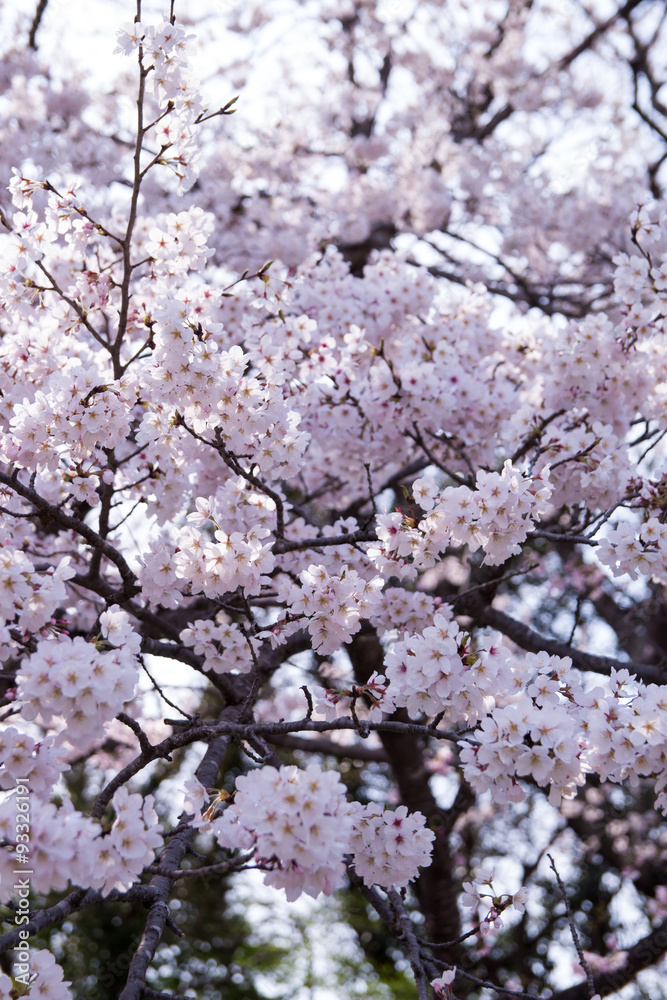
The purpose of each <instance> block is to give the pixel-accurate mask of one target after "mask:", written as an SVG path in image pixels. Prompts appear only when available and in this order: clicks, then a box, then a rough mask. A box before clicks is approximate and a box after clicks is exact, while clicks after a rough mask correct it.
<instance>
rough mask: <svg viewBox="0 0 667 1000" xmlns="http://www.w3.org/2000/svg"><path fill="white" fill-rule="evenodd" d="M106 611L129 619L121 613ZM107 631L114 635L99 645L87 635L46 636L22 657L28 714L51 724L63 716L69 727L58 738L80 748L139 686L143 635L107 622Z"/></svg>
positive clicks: (20, 680) (20, 682) (21, 684)
mask: <svg viewBox="0 0 667 1000" xmlns="http://www.w3.org/2000/svg"><path fill="white" fill-rule="evenodd" d="M104 614H105V615H106V616H109V617H113V618H116V619H117V618H120V617H121V616H122V617H123V618H125V617H126V616H125V612H121V611H118V612H115V613H114V614H113V615H112V613H111V612H105V613H104ZM102 618H104V615H103V616H102ZM105 632H107V633H108V634H109V635H110V639H109V640H98V642H97V643H94V642H86V641H85V639H83V638H82V637H81V636H76V637H75V638H74V639H70V638H69V637H68V636H60V637H59V638H57V639H49V640H43V641H42V642H40V643H39V645H38V647H37V650H36V651H35V652H34V653H32V654H31V655H30V656H29V657H27V658H26V659H24V660H23V661H22V663H21V669H20V670H19V672H18V674H17V677H16V682H17V688H18V691H17V699H18V700H19V701H22V702H23V708H22V710H21V714H22V715H23V717H24V718H25V719H28V720H32V719H36V718H40V719H41V720H42V722H43V723H45V724H46V725H49V724H50V723H51V722H52V720H53V719H54V718H56V717H62V719H64V720H65V723H66V729H64V730H63V731H62V732H61V734H60V736H59V737H58V739H59V740H60V741H62V740H64V739H68V740H70V741H72V742H74V743H75V744H76V745H77V747H78V748H79V750H81V749H83V748H84V747H85V746H88V745H89V744H90V743H92V742H94V741H95V740H96V739H97V738H98V737H99V734H100V730H101V729H102V728H103V727H104V724H105V723H106V722H109V721H110V720H111V719H113V718H114V717H115V716H116V715H117V714H118V712H120V711H121V709H122V707H123V705H124V703H125V702H126V701H129V699H130V698H132V696H133V694H134V690H135V687H136V684H137V679H138V670H139V668H138V661H137V657H136V652H137V650H138V645H137V643H138V642H139V641H140V640H139V636H138V635H137V634H136V633H135V632H134V631H132V629H131V628H130V627H129V626H126V628H125V629H123V627H122V626H119V627H115V626H114V627H110V626H109V625H105V624H104V622H103V623H102V634H103V635H104V633H105ZM111 636H112V637H113V638H111ZM124 637H126V640H127V641H124ZM114 640H117V641H118V644H119V645H118V648H116V649H108V650H107V651H106V652H105V651H104V647H105V646H106V645H108V644H113V645H115V644H116V643H115V641H114Z"/></svg>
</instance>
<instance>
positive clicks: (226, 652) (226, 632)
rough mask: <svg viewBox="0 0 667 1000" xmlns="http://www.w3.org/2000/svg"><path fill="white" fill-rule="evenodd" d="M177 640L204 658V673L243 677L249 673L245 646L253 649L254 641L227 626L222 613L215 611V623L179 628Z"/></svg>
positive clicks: (203, 621) (249, 660) (207, 620)
mask: <svg viewBox="0 0 667 1000" xmlns="http://www.w3.org/2000/svg"><path fill="white" fill-rule="evenodd" d="M180 639H181V642H184V643H185V645H186V646H194V651H195V653H196V654H197V655H198V656H203V657H204V669H205V670H213V671H215V673H216V674H229V673H232V672H234V671H238V673H240V674H247V673H248V672H249V671H250V670H252V665H253V659H252V653H251V651H250V645H249V644H250V643H252V644H253V646H255V645H256V643H255V640H254V639H253V638H252V637H251V636H250V635H248V636H245V635H244V634H243V632H242V631H241V629H240V627H239V626H238V625H236V624H234V623H231V622H230V621H229V618H228V616H227V615H226V614H225V613H224V611H219V612H218V614H217V615H216V616H215V621H212V620H211V619H210V618H205V619H200V620H198V621H195V622H193V623H192V625H191V626H190V628H186V629H183V631H182V632H181V635H180Z"/></svg>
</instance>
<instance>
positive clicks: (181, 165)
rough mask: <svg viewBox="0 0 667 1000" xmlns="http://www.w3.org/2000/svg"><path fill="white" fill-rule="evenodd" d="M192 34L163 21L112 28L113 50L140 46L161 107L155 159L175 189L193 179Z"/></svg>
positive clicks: (196, 110) (197, 106)
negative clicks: (166, 170)
mask: <svg viewBox="0 0 667 1000" xmlns="http://www.w3.org/2000/svg"><path fill="white" fill-rule="evenodd" d="M193 37H194V36H193V35H187V34H186V33H185V31H184V30H183V28H181V27H180V26H179V25H176V24H171V23H170V22H168V21H165V22H162V23H161V24H158V25H146V26H144V25H142V24H141V22H139V21H135V22H134V23H133V24H130V25H127V26H125V27H124V28H122V29H121V30H120V31H119V32H118V33H117V43H118V44H117V47H116V52H120V53H123V54H125V55H129V54H131V53H132V52H134V51H136V50H137V49H139V48H140V47H141V49H140V51H142V53H143V57H144V60H145V63H146V64H147V69H148V72H149V73H150V74H151V80H152V89H153V94H154V96H155V99H156V102H157V104H158V106H159V108H160V109H161V112H162V113H161V114H160V115H159V116H158V117H157V119H156V122H155V125H154V131H155V135H156V139H157V141H158V143H159V145H160V149H161V152H160V160H161V162H164V163H167V164H168V165H169V166H170V167H171V168H172V169H173V170H174V172H175V174H176V176H177V177H178V179H179V192H182V191H187V190H188V189H189V188H190V187H192V185H193V184H194V182H195V180H196V179H197V173H198V161H199V147H198V144H197V142H196V141H195V132H196V124H197V120H198V116H199V115H200V114H201V113H202V111H203V110H204V107H203V104H202V101H201V97H200V96H199V88H198V84H197V82H196V81H195V80H194V79H193V76H192V73H191V70H190V66H189V64H188V51H187V49H188V42H189V41H190V40H191V39H193Z"/></svg>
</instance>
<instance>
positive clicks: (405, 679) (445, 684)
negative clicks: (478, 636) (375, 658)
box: [385, 613, 483, 718]
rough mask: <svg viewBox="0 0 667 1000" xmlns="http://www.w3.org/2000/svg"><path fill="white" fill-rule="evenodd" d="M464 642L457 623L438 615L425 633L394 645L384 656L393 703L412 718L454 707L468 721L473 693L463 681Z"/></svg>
mask: <svg viewBox="0 0 667 1000" xmlns="http://www.w3.org/2000/svg"><path fill="white" fill-rule="evenodd" d="M465 639H466V636H465V635H463V634H461V635H460V634H459V627H458V625H457V624H456V622H454V621H451V620H450V619H449V618H447V617H446V615H443V614H440V613H438V614H436V615H435V617H434V618H433V624H432V625H429V626H427V627H426V628H425V629H424V631H423V632H421V633H420V634H418V635H412V636H408V637H406V638H405V639H404V640H402V641H400V642H396V643H393V644H392V645H391V647H390V649H389V651H388V652H387V655H386V657H385V676H386V678H387V680H388V681H389V684H390V688H389V692H390V695H391V698H392V700H393V701H394V702H395V703H396V704H397V705H400V706H402V707H404V708H407V710H408V712H409V713H410V715H411V716H417V715H419V714H420V713H422V712H423V713H425V714H426V715H437V713H438V712H440V711H442V710H443V709H444V708H446V707H450V706H451V707H454V709H455V711H458V712H459V713H460V716H461V717H463V718H469V717H470V714H471V705H470V698H471V695H472V696H474V691H473V690H471V685H470V684H468V683H466V682H465V679H464V674H465V666H464V664H463V660H462V658H461V653H462V652H463V650H462V649H460V643H461V641H462V640H463V641H464V642H465ZM480 708H483V705H480V706H475V709H476V710H477V711H479V709H480Z"/></svg>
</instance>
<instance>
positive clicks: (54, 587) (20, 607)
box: [0, 538, 75, 632]
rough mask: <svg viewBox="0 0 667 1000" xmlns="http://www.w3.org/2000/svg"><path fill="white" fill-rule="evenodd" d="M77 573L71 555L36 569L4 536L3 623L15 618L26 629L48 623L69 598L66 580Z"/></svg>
mask: <svg viewBox="0 0 667 1000" xmlns="http://www.w3.org/2000/svg"><path fill="white" fill-rule="evenodd" d="M74 574H75V570H74V568H73V567H72V565H71V558H70V556H63V557H62V558H61V559H60V560H59V561H58V564H57V566H54V567H49V569H47V570H46V571H41V572H38V571H36V570H35V566H34V563H33V562H32V561H31V560H30V559H29V558H28V556H27V555H26V554H25V553H24V552H23V551H21V549H20V548H18V549H17V548H15V547H14V545H13V544H12V541H11V540H10V539H9V538H7V539H5V544H4V545H3V548H2V551H0V624H1V625H5V624H7V623H12V624H13V623H14V621H16V623H17V625H18V627H19V628H20V629H22V630H23V631H24V632H38V631H39V630H40V629H43V628H44V627H45V626H47V625H49V624H50V623H51V620H52V616H53V613H54V611H55V610H56V608H57V607H58V606H59V605H61V604H63V603H65V601H66V599H67V588H66V585H65V582H66V581H67V580H70V579H71V578H72V577H73V576H74Z"/></svg>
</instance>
